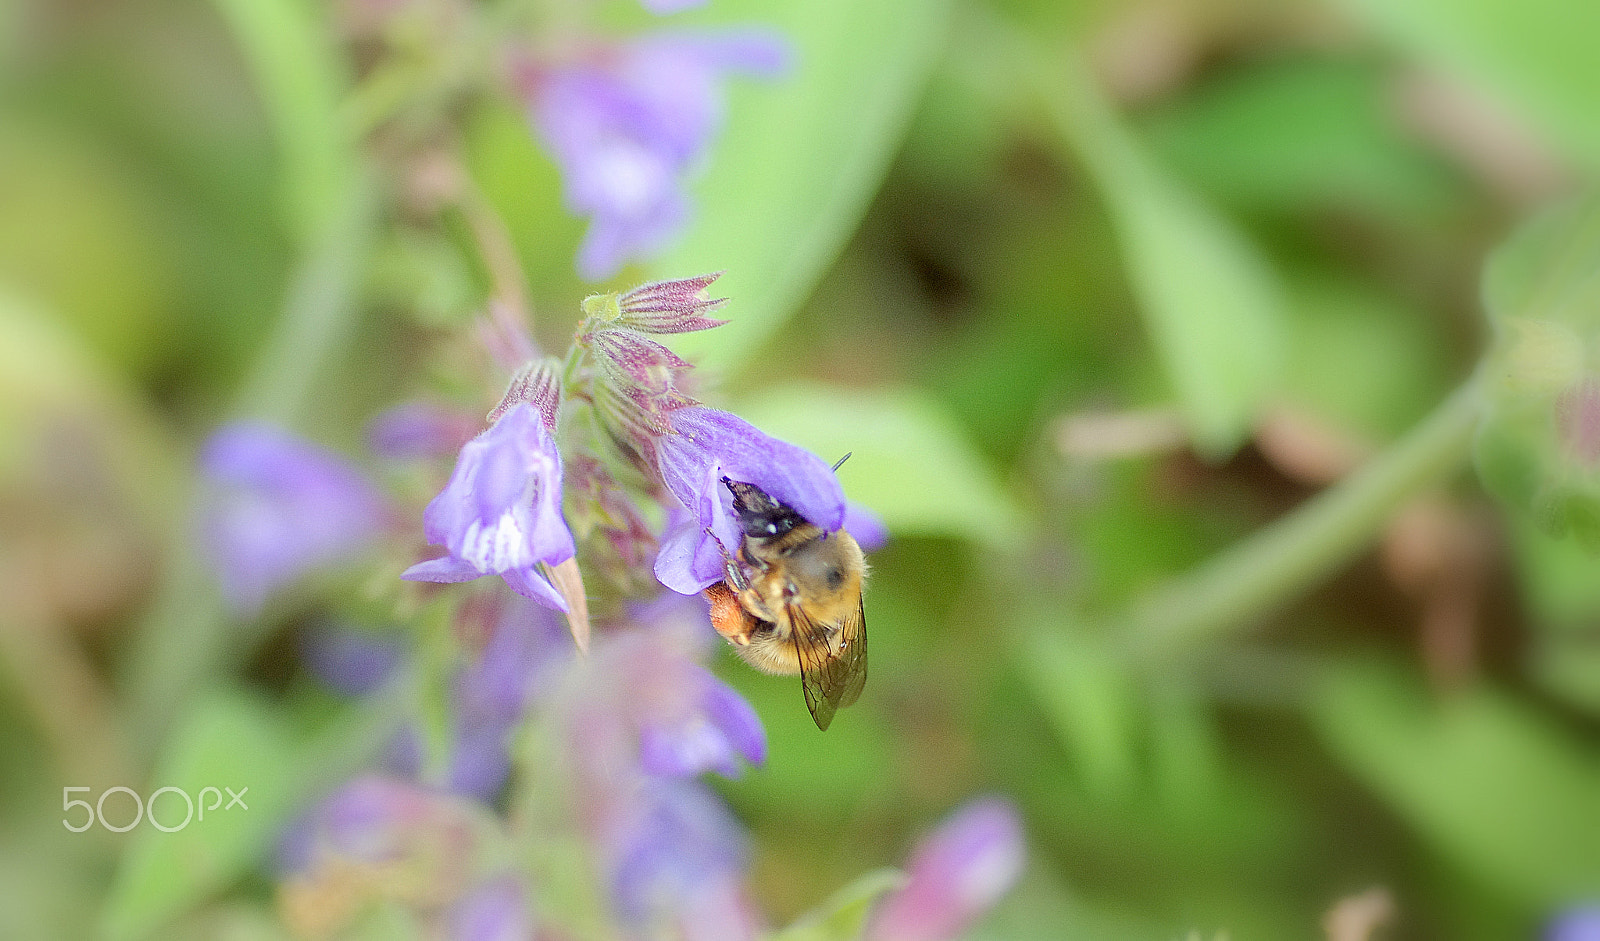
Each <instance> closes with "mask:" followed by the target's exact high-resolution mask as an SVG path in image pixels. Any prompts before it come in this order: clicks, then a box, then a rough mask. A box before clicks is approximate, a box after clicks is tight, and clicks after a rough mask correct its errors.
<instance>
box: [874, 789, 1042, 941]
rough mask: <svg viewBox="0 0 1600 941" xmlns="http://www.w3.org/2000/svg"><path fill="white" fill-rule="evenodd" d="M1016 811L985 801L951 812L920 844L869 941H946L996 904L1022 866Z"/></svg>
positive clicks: (993, 800)
mask: <svg viewBox="0 0 1600 941" xmlns="http://www.w3.org/2000/svg"><path fill="white" fill-rule="evenodd" d="M1023 852H1024V851H1023V843H1022V821H1021V819H1020V818H1019V817H1018V815H1017V811H1016V808H1014V807H1012V806H1011V804H1010V803H1008V802H1007V801H1004V800H1001V799H999V798H993V797H991V798H985V799H981V800H977V801H974V802H972V803H970V804H967V805H966V806H965V807H963V808H961V809H960V810H958V811H956V812H955V813H954V814H953V815H951V816H950V817H949V818H948V819H947V820H945V822H944V823H942V824H940V825H939V828H938V829H937V830H935V831H934V833H933V834H932V835H931V836H929V837H928V838H927V839H926V840H924V841H923V842H922V844H921V845H919V846H918V847H917V849H916V852H915V853H914V854H913V855H912V857H911V863H910V865H909V866H908V867H907V869H908V874H909V876H910V881H909V882H907V883H906V885H905V887H904V888H902V889H900V890H899V891H898V892H896V893H894V894H893V895H891V896H889V897H888V898H887V899H885V900H884V902H883V905H882V906H881V907H880V908H879V909H878V911H877V912H876V913H875V914H874V916H873V919H872V923H871V927H870V929H869V930H868V932H867V938H868V939H869V941H950V939H953V938H956V937H959V936H960V935H961V934H962V932H964V931H965V930H966V928H967V927H968V926H969V925H970V924H971V923H972V921H973V920H974V919H976V918H977V917H978V916H979V915H981V914H982V913H983V912H984V911H985V910H986V909H988V908H989V907H990V906H991V905H993V904H994V903H995V902H996V901H998V900H999V899H1000V897H1001V896H1002V895H1004V894H1005V893H1006V891H1007V890H1009V889H1010V888H1011V885H1012V883H1014V882H1016V880H1017V877H1018V876H1019V875H1021V873H1022V865H1023Z"/></svg>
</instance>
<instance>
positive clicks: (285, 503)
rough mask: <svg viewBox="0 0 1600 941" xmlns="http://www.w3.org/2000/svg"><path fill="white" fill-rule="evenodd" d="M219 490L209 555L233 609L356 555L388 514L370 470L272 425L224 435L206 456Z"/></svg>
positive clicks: (208, 516) (246, 608)
mask: <svg viewBox="0 0 1600 941" xmlns="http://www.w3.org/2000/svg"><path fill="white" fill-rule="evenodd" d="M200 467H201V472H202V474H203V475H204V476H205V478H206V480H207V483H208V485H209V488H210V491H211V493H210V496H209V499H208V501H207V503H206V506H205V508H204V511H203V514H202V531H203V539H204V542H205V543H206V546H207V548H208V550H209V553H208V559H209V560H210V562H211V563H212V565H213V566H214V567H215V570H216V573H217V577H218V579H219V580H220V581H221V583H222V591H223V595H224V596H225V597H226V598H227V601H228V604H229V606H230V607H232V608H233V610H234V611H236V612H239V613H241V614H246V615H250V614H254V613H256V612H258V611H259V610H260V609H261V607H262V605H264V604H265V603H266V601H267V599H268V597H270V596H271V595H272V594H273V593H274V592H276V591H278V590H279V589H281V588H283V587H285V586H287V585H289V584H290V583H292V582H294V581H296V580H298V579H299V578H300V577H301V576H303V575H305V574H307V573H310V572H312V571H315V570H317V569H320V568H323V567H325V566H328V565H331V564H333V563H336V562H339V561H341V560H343V559H346V558H349V557H351V556H353V555H355V554H356V553H357V552H359V551H360V550H361V549H362V548H364V547H365V546H366V545H368V544H369V543H370V542H371V541H372V540H373V539H374V538H375V537H376V536H377V535H378V533H379V532H380V531H381V530H382V528H383V526H384V521H385V519H386V517H387V516H388V508H387V506H386V504H385V502H384V499H383V497H382V496H381V495H380V494H379V492H378V490H377V489H376V488H375V487H373V485H372V484H371V483H369V482H368V481H367V479H366V477H365V476H363V475H362V473H361V471H360V470H358V469H357V468H356V467H355V466H353V465H352V464H350V463H349V462H347V461H345V460H344V459H343V458H341V457H339V456H338V455H336V454H333V453H332V452H330V451H326V450H324V449H322V448H320V447H317V446H316V445H314V444H311V443H310V442H307V441H305V440H303V439H301V438H297V437H295V436H294V435H291V434H289V433H287V432H284V431H280V430H278V429H275V428H270V427H266V426H263V425H251V424H237V425H230V426H228V427H226V428H223V429H222V430H221V431H218V432H217V433H216V434H215V435H213V436H212V438H211V440H210V441H209V442H207V443H206V446H205V449H204V450H203V451H202V452H201V455H200Z"/></svg>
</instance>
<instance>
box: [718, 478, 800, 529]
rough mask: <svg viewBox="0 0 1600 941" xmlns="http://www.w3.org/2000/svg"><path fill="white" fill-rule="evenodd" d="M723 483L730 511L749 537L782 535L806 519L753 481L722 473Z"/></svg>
mask: <svg viewBox="0 0 1600 941" xmlns="http://www.w3.org/2000/svg"><path fill="white" fill-rule="evenodd" d="M722 485H723V486H724V487H727V488H728V492H729V493H731V494H733V512H734V515H736V516H738V518H739V528H740V529H741V530H743V531H744V534H745V535H746V536H749V537H750V538H751V539H771V538H773V537H775V536H782V535H784V534H785V533H788V532H789V531H790V530H792V529H794V528H795V527H796V526H801V525H804V524H805V522H806V519H805V517H803V516H801V515H800V514H799V513H796V512H795V511H794V510H793V509H791V508H790V507H789V506H787V505H785V504H784V503H783V502H782V501H779V500H775V499H773V498H772V497H771V496H769V495H768V494H767V492H766V491H765V490H762V489H761V488H760V487H757V486H756V485H755V484H747V483H744V482H743V481H738V480H731V479H729V478H727V477H723V478H722Z"/></svg>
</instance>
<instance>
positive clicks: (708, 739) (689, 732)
mask: <svg viewBox="0 0 1600 941" xmlns="http://www.w3.org/2000/svg"><path fill="white" fill-rule="evenodd" d="M685 667H686V669H685V670H684V671H683V676H682V678H681V679H678V678H676V677H675V678H674V679H675V680H676V681H677V682H678V684H679V685H680V687H687V688H688V689H689V691H690V692H689V696H688V699H689V701H688V702H687V703H685V704H684V705H685V706H686V708H681V709H675V710H674V709H660V710H657V711H655V712H653V713H648V714H646V715H645V716H644V717H643V721H642V724H641V727H640V730H639V762H640V765H641V766H642V767H643V768H644V770H645V771H646V772H648V773H650V774H654V775H659V776H662V777H675V778H685V777H694V776H695V775H699V774H702V773H704V772H706V771H715V772H717V773H718V774H721V775H722V776H723V777H728V778H733V777H737V776H738V775H739V771H740V767H739V761H738V759H739V756H741V755H742V756H743V757H744V758H745V760H747V761H750V762H752V763H754V764H761V763H762V762H763V761H765V760H766V756H767V734H766V730H765V729H763V728H762V727H761V719H760V718H759V717H758V716H757V715H756V712H755V709H753V708H751V706H750V704H749V703H747V702H745V700H744V697H742V696H740V695H739V694H738V693H737V692H735V691H734V690H733V689H732V688H730V687H728V686H727V685H726V684H724V683H723V682H722V681H721V680H718V679H717V678H716V677H714V676H712V675H711V673H710V672H709V671H707V670H706V669H705V668H704V667H700V666H695V665H693V664H687V663H686V664H685Z"/></svg>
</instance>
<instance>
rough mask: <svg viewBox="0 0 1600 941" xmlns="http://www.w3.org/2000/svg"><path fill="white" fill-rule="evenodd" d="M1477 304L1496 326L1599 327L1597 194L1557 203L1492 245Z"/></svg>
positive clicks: (1599, 211) (1599, 219) (1599, 210)
mask: <svg viewBox="0 0 1600 941" xmlns="http://www.w3.org/2000/svg"><path fill="white" fill-rule="evenodd" d="M1483 303H1484V306H1485V307H1486V308H1487V309H1488V311H1489V314H1490V316H1491V317H1492V318H1494V320H1495V322H1496V324H1497V325H1498V326H1501V327H1502V328H1504V327H1506V326H1507V325H1509V324H1512V323H1523V322H1529V321H1531V322H1534V323H1559V324H1564V325H1566V326H1567V327H1569V328H1572V329H1589V328H1593V327H1595V326H1600V196H1591V197H1589V198H1587V199H1583V200H1574V201H1572V202H1569V203H1563V204H1561V205H1558V206H1556V207H1554V208H1552V209H1551V210H1549V211H1547V212H1545V213H1542V214H1541V215H1539V216H1537V217H1535V218H1534V219H1532V220H1530V221H1529V222H1528V223H1526V224H1525V225H1523V226H1521V227H1520V228H1518V229H1517V231H1516V232H1515V233H1513V234H1512V236H1511V237H1510V238H1508V239H1507V240H1506V241H1505V242H1503V243H1502V244H1501V245H1500V246H1499V247H1498V248H1496V249H1495V251H1494V254H1492V255H1491V256H1489V261H1488V263H1487V264H1486V265H1485V266H1484V272H1483ZM1541 337H1542V335H1541V336H1537V337H1534V338H1532V339H1533V340H1539V339H1541Z"/></svg>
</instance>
